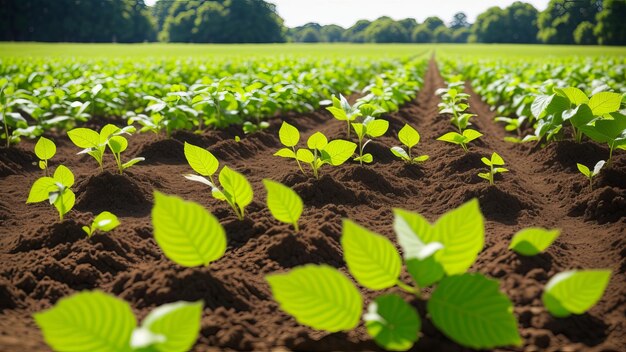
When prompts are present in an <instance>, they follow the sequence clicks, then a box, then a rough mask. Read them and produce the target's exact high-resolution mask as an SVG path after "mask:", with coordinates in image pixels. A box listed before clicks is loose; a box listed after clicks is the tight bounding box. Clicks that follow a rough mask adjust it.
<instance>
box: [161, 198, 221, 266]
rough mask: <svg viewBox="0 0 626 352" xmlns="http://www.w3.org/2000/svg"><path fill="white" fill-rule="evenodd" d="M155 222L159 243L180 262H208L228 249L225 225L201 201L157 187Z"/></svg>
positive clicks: (176, 261)
mask: <svg viewBox="0 0 626 352" xmlns="http://www.w3.org/2000/svg"><path fill="white" fill-rule="evenodd" d="M152 226H153V227H154V238H155V239H156V242H157V244H158V245H159V247H161V249H162V250H163V252H164V253H165V255H166V256H167V257H168V258H169V259H171V260H172V261H174V262H175V263H177V264H179V265H182V266H187V267H192V266H199V265H208V264H209V263H211V262H212V261H215V260H217V259H219V258H221V257H222V255H224V253H225V252H226V234H225V232H224V229H223V228H222V225H220V223H219V221H217V219H216V218H215V216H213V215H212V214H211V213H209V212H208V211H207V210H206V209H205V208H204V207H202V206H201V205H199V204H197V203H194V202H191V201H185V200H183V199H181V198H179V197H176V196H168V195H166V194H163V193H160V192H158V191H155V192H154V207H153V208H152Z"/></svg>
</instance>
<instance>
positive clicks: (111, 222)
mask: <svg viewBox="0 0 626 352" xmlns="http://www.w3.org/2000/svg"><path fill="white" fill-rule="evenodd" d="M119 224H120V221H119V220H118V219H117V216H115V215H114V214H112V213H110V212H108V211H103V212H101V213H100V214H98V216H96V217H95V218H94V219H93V222H92V223H91V227H90V226H83V231H85V233H86V234H87V237H91V236H92V235H93V234H95V233H96V231H100V232H109V231H111V230H113V229H114V228H116V227H118V226H119Z"/></svg>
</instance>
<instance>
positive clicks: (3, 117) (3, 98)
mask: <svg viewBox="0 0 626 352" xmlns="http://www.w3.org/2000/svg"><path fill="white" fill-rule="evenodd" d="M34 105H35V104H34V103H33V102H32V101H30V100H28V99H25V98H24V97H21V96H20V94H19V90H17V91H16V90H15V87H14V86H13V85H12V84H9V82H8V80H7V79H6V78H0V121H2V125H3V127H4V138H5V141H6V147H7V148H8V147H9V146H10V145H11V142H12V141H16V140H19V138H18V137H15V136H14V135H12V134H11V132H10V130H9V128H10V127H12V128H14V129H17V128H26V127H27V126H28V124H27V123H26V120H25V119H24V118H23V117H22V115H21V114H20V113H19V112H16V111H11V110H15V109H16V108H19V107H20V106H31V107H32V106H34Z"/></svg>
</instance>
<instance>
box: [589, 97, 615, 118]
mask: <svg viewBox="0 0 626 352" xmlns="http://www.w3.org/2000/svg"><path fill="white" fill-rule="evenodd" d="M621 103H622V96H621V94H618V93H613V92H600V93H596V94H595V95H594V96H592V97H591V99H589V107H590V108H591V111H592V112H593V114H594V115H595V116H602V115H605V114H609V113H612V112H615V111H617V110H619V107H620V104H621Z"/></svg>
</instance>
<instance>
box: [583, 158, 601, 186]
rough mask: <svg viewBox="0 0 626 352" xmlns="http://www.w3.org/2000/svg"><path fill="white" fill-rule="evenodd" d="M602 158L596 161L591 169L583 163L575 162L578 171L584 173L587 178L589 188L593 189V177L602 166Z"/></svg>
mask: <svg viewBox="0 0 626 352" xmlns="http://www.w3.org/2000/svg"><path fill="white" fill-rule="evenodd" d="M604 164H605V162H604V160H600V161H598V162H597V163H596V166H594V167H593V171H591V170H589V168H588V167H587V166H585V165H583V164H579V163H576V166H578V171H580V173H582V174H583V175H585V177H587V178H588V179H589V190H593V178H594V177H595V176H597V175H598V174H599V173H600V170H602V167H603V166H604Z"/></svg>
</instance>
